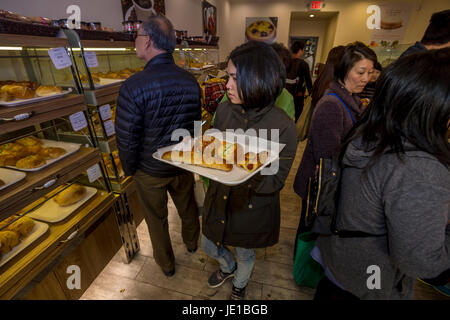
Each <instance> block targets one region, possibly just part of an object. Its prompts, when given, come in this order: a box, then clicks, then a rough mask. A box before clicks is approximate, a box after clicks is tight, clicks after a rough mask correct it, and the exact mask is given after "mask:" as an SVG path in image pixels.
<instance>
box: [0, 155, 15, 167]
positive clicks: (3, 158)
mask: <svg viewBox="0 0 450 320" xmlns="http://www.w3.org/2000/svg"><path fill="white" fill-rule="evenodd" d="M18 160H19V158H18V157H16V156H14V155H12V154H4V155H3V154H2V155H0V167H3V166H15V165H16V163H17V161H18Z"/></svg>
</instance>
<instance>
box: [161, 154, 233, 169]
mask: <svg viewBox="0 0 450 320" xmlns="http://www.w3.org/2000/svg"><path fill="white" fill-rule="evenodd" d="M194 154H195V153H194V152H192V151H178V150H173V151H168V152H165V153H164V154H163V155H162V159H164V160H169V161H175V162H181V163H186V164H193V165H197V166H200V167H206V168H211V169H218V170H223V171H231V170H232V169H233V165H232V164H229V163H225V161H223V159H220V158H214V157H210V158H208V159H206V160H205V159H202V158H203V157H202V156H201V155H200V156H198V157H195V156H194Z"/></svg>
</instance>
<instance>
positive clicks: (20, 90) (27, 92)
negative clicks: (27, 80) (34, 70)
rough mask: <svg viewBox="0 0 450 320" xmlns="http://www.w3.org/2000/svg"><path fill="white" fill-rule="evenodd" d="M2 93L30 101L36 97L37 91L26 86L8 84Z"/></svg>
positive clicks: (2, 88) (3, 87)
mask: <svg viewBox="0 0 450 320" xmlns="http://www.w3.org/2000/svg"><path fill="white" fill-rule="evenodd" d="M0 90H1V91H4V92H6V93H8V94H10V95H11V96H13V97H14V98H15V99H30V98H33V97H34V96H35V93H36V92H35V90H33V89H31V88H30V87H28V86H26V85H17V84H7V85H4V86H2V87H1V89H0Z"/></svg>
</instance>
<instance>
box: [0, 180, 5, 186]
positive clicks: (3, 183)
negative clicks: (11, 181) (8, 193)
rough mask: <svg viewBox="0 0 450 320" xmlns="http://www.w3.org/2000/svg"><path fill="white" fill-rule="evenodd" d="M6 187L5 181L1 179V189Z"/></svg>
mask: <svg viewBox="0 0 450 320" xmlns="http://www.w3.org/2000/svg"><path fill="white" fill-rule="evenodd" d="M4 185H5V181H3V180H2V179H0V187H1V186H4Z"/></svg>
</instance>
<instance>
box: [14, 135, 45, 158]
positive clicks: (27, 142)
mask: <svg viewBox="0 0 450 320" xmlns="http://www.w3.org/2000/svg"><path fill="white" fill-rule="evenodd" d="M16 143H18V144H20V145H22V146H24V147H25V148H26V150H27V151H28V152H29V154H36V153H38V152H39V151H40V150H41V149H42V141H41V140H39V139H38V138H35V137H33V136H28V137H25V138H22V139H19V140H16Z"/></svg>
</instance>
